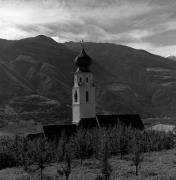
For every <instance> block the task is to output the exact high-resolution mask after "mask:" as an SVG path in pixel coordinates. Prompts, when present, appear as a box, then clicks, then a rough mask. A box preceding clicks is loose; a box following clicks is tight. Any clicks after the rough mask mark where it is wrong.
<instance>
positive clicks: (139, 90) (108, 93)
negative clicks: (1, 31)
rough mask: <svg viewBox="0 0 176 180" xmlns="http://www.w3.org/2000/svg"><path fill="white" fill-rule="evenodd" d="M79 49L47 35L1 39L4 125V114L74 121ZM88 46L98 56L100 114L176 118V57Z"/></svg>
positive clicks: (95, 64)
mask: <svg viewBox="0 0 176 180" xmlns="http://www.w3.org/2000/svg"><path fill="white" fill-rule="evenodd" d="M80 48H81V47H80V44H79V43H76V42H67V43H57V42H55V41H54V40H53V39H51V38H49V37H46V36H43V35H39V36H37V37H32V38H25V39H21V40H5V39H0V82H1V86H0V97H1V101H0V118H1V119H2V121H3V123H4V119H5V118H6V119H9V121H11V120H12V119H18V118H21V119H23V120H24V119H25V120H26V121H27V120H30V119H35V121H38V122H42V123H54V122H60V123H62V122H63V121H66V120H70V119H71V87H72V85H73V73H74V71H75V67H74V58H75V57H76V55H77V54H78V53H79V51H80ZM85 49H86V51H87V53H88V54H89V55H90V56H91V57H92V59H93V64H92V66H91V70H92V72H93V73H94V77H95V83H96V101H97V112H98V113H106V114H108V113H139V114H141V115H142V117H151V116H175V114H176V100H175V99H176V62H175V61H172V60H169V59H167V58H163V57H160V56H156V55H153V54H150V53H148V52H146V51H144V50H136V49H133V48H130V47H127V46H121V45H115V44H109V43H91V42H87V43H85ZM9 109H10V110H9ZM9 112H11V113H10V115H9ZM4 114H5V118H4Z"/></svg>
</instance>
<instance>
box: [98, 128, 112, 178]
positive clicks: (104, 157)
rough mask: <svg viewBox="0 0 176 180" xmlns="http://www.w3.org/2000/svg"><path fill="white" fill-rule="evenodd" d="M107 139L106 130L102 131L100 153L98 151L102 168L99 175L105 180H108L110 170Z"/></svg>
mask: <svg viewBox="0 0 176 180" xmlns="http://www.w3.org/2000/svg"><path fill="white" fill-rule="evenodd" d="M109 148H110V147H109V139H108V137H107V134H106V130H105V131H104V135H103V136H102V139H101V151H100V156H101V161H102V168H101V173H102V176H103V178H104V179H105V180H109V178H110V175H111V172H112V168H111V166H110V164H109V158H110V150H109Z"/></svg>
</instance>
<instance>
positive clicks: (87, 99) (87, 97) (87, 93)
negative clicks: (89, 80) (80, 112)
mask: <svg viewBox="0 0 176 180" xmlns="http://www.w3.org/2000/svg"><path fill="white" fill-rule="evenodd" d="M88 101H89V92H88V91H86V102H88Z"/></svg>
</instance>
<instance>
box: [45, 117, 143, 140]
mask: <svg viewBox="0 0 176 180" xmlns="http://www.w3.org/2000/svg"><path fill="white" fill-rule="evenodd" d="M119 123H120V124H121V125H122V126H131V127H132V128H135V129H140V130H143V129H144V125H143V122H142V120H141V118H140V116H139V115H138V114H119V115H97V116H96V118H83V119H81V120H80V122H79V124H78V125H76V124H61V125H46V126H43V131H44V134H45V136H46V137H47V138H48V139H49V140H56V141H58V140H59V139H60V137H61V136H62V135H65V136H66V137H69V136H71V135H74V133H75V132H76V131H77V129H78V128H80V127H82V128H85V129H91V128H95V127H114V126H117V125H118V124H119Z"/></svg>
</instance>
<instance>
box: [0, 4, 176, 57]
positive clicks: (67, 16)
mask: <svg viewBox="0 0 176 180" xmlns="http://www.w3.org/2000/svg"><path fill="white" fill-rule="evenodd" d="M175 8H176V1H175V0H167V1H166V0H147V1H146V0H91V1H87V0H74V1H73V0H15V1H14V0H0V38H6V39H19V38H23V37H29V36H35V35H38V34H44V35H47V36H50V37H53V39H55V40H57V41H59V42H64V41H79V40H80V39H85V40H86V41H96V42H112V43H118V44H124V45H126V44H127V45H131V46H132V47H137V48H140V49H141V48H142V49H146V50H148V51H151V52H154V49H158V48H161V49H162V50H165V52H166V53H165V55H166V54H168V52H169V50H168V49H169V47H170V46H174V44H175V41H174V40H173V39H174V38H173V37H174V36H175V33H176V32H175V30H176V21H175V17H176V13H175ZM156 52H158V53H160V54H163V52H161V51H159V50H156Z"/></svg>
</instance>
